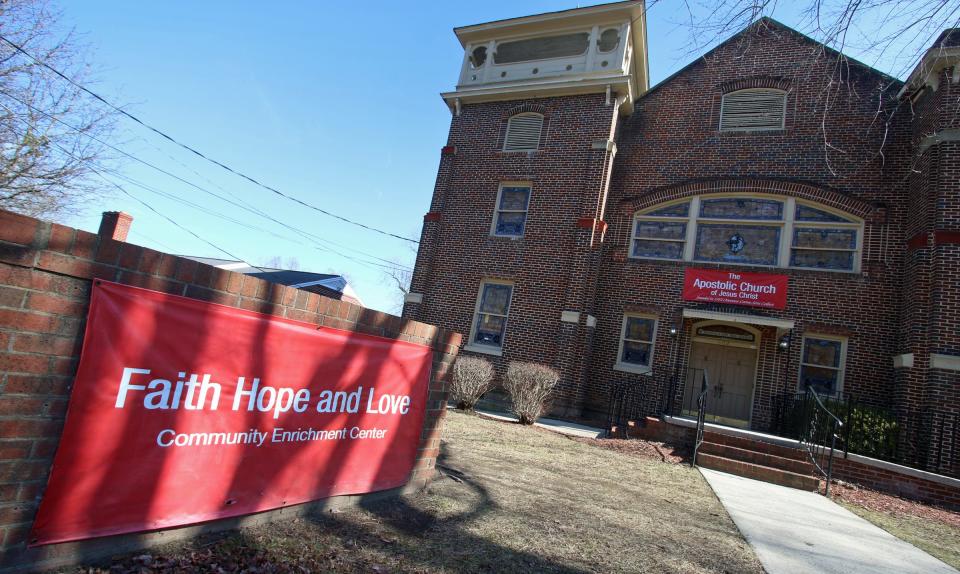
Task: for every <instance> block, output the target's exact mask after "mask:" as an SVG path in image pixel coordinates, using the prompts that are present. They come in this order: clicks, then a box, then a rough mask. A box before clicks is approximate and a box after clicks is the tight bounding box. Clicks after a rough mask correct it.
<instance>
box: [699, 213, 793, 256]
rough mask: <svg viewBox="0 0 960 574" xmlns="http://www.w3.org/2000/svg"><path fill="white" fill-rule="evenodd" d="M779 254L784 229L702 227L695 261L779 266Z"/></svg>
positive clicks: (705, 224)
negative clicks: (781, 232) (781, 231)
mask: <svg viewBox="0 0 960 574" xmlns="http://www.w3.org/2000/svg"><path fill="white" fill-rule="evenodd" d="M779 250H780V227H777V226H773V225H740V224H727V223H701V224H700V225H699V227H698V228H697V247H696V253H695V254H694V259H696V260H698V261H727V262H730V263H749V264H754V265H776V264H777V253H778V252H779Z"/></svg>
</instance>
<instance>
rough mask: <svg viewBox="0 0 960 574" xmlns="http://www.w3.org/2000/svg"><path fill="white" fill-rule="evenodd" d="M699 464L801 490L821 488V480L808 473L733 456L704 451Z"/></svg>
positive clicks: (698, 454)
mask: <svg viewBox="0 0 960 574" xmlns="http://www.w3.org/2000/svg"><path fill="white" fill-rule="evenodd" d="M697 464H698V465H700V466H702V467H703V468H709V469H712V470H719V471H720V472H727V473H730V474H735V475H737V476H743V477H746V478H753V479H755V480H762V481H764V482H770V483H773V484H779V485H780V486H789V487H790V488H796V489H799V490H808V491H814V490H818V489H819V488H820V481H819V480H818V479H816V478H814V477H812V476H810V475H808V474H798V473H796V472H790V471H786V470H780V469H778V468H772V467H769V466H763V465H761V464H753V463H750V462H744V461H741V460H734V459H732V458H724V457H722V456H717V455H714V454H707V453H704V452H698V453H697Z"/></svg>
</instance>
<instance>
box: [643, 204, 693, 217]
mask: <svg viewBox="0 0 960 574" xmlns="http://www.w3.org/2000/svg"><path fill="white" fill-rule="evenodd" d="M643 215H644V217H687V216H688V215H690V202H689V201H685V202H683V203H674V204H673V205H668V206H667V207H661V208H660V209H655V210H653V211H651V212H649V213H645V214H643Z"/></svg>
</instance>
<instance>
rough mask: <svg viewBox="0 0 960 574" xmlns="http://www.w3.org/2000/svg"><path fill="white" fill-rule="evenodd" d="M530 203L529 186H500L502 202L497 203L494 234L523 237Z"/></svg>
mask: <svg viewBox="0 0 960 574" xmlns="http://www.w3.org/2000/svg"><path fill="white" fill-rule="evenodd" d="M529 203H530V188H529V187H502V188H500V203H499V204H498V205H497V219H496V223H495V224H494V230H493V232H494V235H504V236H508V237H522V236H523V231H524V228H525V226H526V223H527V209H528V207H529Z"/></svg>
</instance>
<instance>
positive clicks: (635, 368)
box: [613, 356, 653, 375]
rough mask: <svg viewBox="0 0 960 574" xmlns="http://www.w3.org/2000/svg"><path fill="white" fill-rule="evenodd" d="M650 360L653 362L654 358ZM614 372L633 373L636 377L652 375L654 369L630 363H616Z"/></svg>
mask: <svg viewBox="0 0 960 574" xmlns="http://www.w3.org/2000/svg"><path fill="white" fill-rule="evenodd" d="M650 360H651V361H653V356H651V357H650ZM613 370H614V371H620V372H623V373H632V374H634V375H652V374H653V368H651V367H643V366H641V365H631V364H630V363H620V362H618V363H616V364H615V365H613Z"/></svg>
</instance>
